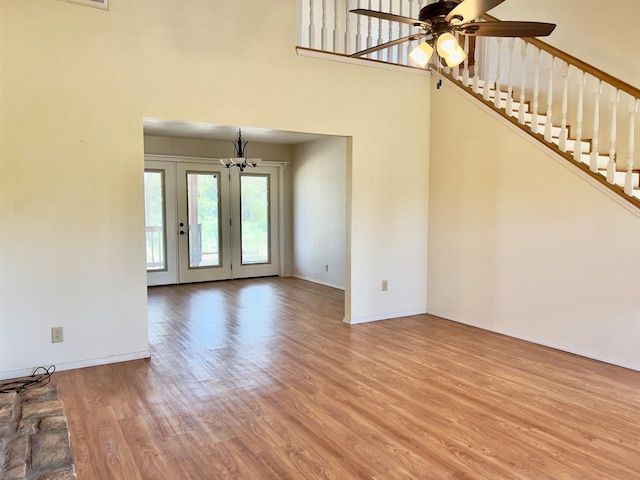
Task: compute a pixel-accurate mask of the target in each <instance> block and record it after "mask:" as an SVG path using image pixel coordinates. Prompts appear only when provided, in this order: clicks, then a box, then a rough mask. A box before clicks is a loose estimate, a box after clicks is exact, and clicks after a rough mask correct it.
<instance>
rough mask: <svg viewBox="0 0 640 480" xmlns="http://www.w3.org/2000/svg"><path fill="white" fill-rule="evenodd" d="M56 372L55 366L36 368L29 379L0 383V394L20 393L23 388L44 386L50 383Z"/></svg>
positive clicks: (23, 378)
mask: <svg viewBox="0 0 640 480" xmlns="http://www.w3.org/2000/svg"><path fill="white" fill-rule="evenodd" d="M55 371H56V366H55V365H51V366H50V367H49V368H46V367H38V368H36V369H35V370H34V371H33V374H32V375H31V376H30V377H22V378H17V379H15V380H8V381H6V382H0V393H9V392H16V393H17V392H21V391H22V390H24V389H25V388H30V387H35V386H36V385H41V386H44V385H46V384H47V383H49V382H50V381H51V375H53V373H54V372H55Z"/></svg>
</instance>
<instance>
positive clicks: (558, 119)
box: [298, 0, 640, 209]
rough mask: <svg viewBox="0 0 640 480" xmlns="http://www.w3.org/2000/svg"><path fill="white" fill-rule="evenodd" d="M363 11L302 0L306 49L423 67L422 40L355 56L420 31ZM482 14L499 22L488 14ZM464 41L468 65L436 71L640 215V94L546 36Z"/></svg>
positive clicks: (410, 3) (352, 4)
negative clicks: (412, 55)
mask: <svg viewBox="0 0 640 480" xmlns="http://www.w3.org/2000/svg"><path fill="white" fill-rule="evenodd" d="M369 3H371V2H369ZM425 3H428V2H425V1H421V0H418V1H417V2H416V1H415V0H389V2H388V3H386V4H385V5H386V6H387V7H388V8H385V9H384V10H385V11H389V12H391V13H395V14H398V15H404V16H409V17H412V18H413V17H415V15H417V12H418V11H419V9H420V8H422V6H423V5H424V4H425ZM360 6H361V2H360V1H357V0H341V1H335V2H325V1H324V0H323V1H320V0H303V1H302V9H301V12H302V19H301V25H302V28H301V35H300V42H301V45H302V47H300V48H299V49H298V50H299V52H300V51H301V50H307V51H308V52H325V53H331V54H332V55H333V56H336V57H338V58H341V59H342V60H343V61H347V60H348V61H357V62H363V61H364V62H375V64H376V65H383V64H385V65H386V64H394V65H401V66H404V67H407V68H413V69H415V68H417V67H416V66H415V65H412V64H411V63H410V60H409V52H410V51H411V50H412V49H413V48H415V46H417V42H415V41H413V42H406V43H404V44H401V45H396V46H393V47H391V48H388V49H386V50H381V51H378V52H375V53H372V54H370V55H369V58H365V59H360V60H353V59H351V58H349V57H348V54H350V53H353V52H355V51H358V50H363V49H365V48H368V47H371V46H373V45H379V44H381V43H384V42H387V41H388V40H391V39H395V38H399V37H402V36H405V35H408V34H410V33H414V31H413V30H411V29H412V28H413V27H411V26H409V25H398V24H396V22H389V21H387V20H378V19H372V18H371V17H367V18H360V17H361V16H359V15H354V14H351V13H349V10H351V9H353V8H357V7H360ZM483 18H484V19H485V20H491V21H493V20H497V19H496V18H493V17H491V16H489V15H485V16H484V17H483ZM316 26H318V27H319V28H316ZM459 41H460V42H461V44H464V49H465V52H466V53H467V59H466V60H465V62H464V63H463V64H461V65H459V66H458V67H455V68H448V67H442V66H440V64H439V63H438V59H437V58H436V59H435V60H434V59H432V65H431V66H430V67H429V68H430V70H431V71H432V72H433V73H434V74H437V75H440V76H441V77H442V78H444V79H446V80H448V81H451V82H453V83H454V84H456V85H458V86H459V87H460V88H463V89H464V90H466V91H467V92H468V93H470V94H471V95H473V96H474V97H476V98H477V99H478V100H479V101H481V102H483V103H484V104H485V105H486V106H487V107H489V108H491V109H493V110H495V111H496V112H498V113H499V114H500V115H502V116H503V117H504V118H505V119H507V120H508V121H510V122H511V123H513V124H514V125H516V126H518V127H519V128H521V129H522V130H523V131H525V132H526V133H527V134H529V135H531V136H533V137H534V138H535V139H536V140H538V141H539V142H541V143H542V144H544V145H545V146H546V147H548V148H549V149H551V150H552V151H553V152H555V153H556V154H558V155H560V156H561V157H562V158H563V159H565V160H566V161H567V162H570V163H571V164H573V165H574V166H576V167H577V168H579V169H580V170H581V171H582V172H583V173H584V174H585V175H588V176H590V177H592V178H594V179H595V180H597V181H598V182H599V183H600V184H602V185H603V186H605V187H606V188H608V189H610V190H611V191H613V192H615V193H616V194H617V195H619V196H620V197H622V198H624V200H625V201H627V202H629V203H631V204H633V205H634V206H635V207H637V208H639V209H640V159H638V161H637V164H636V153H635V139H636V138H638V137H640V128H639V126H640V122H636V116H637V112H638V107H639V105H640V100H639V99H640V89H638V88H636V87H634V86H632V85H629V84H627V83H625V82H623V81H621V80H619V79H617V78H615V77H612V76H611V75H609V74H607V73H606V72H603V71H601V70H599V69H597V68H595V67H593V66H591V65H589V64H587V63H586V62H584V61H582V60H580V59H577V58H575V57H572V56H571V55H569V54H567V53H565V52H562V51H560V50H558V49H556V48H555V47H553V46H551V45H548V44H546V43H544V42H542V41H540V40H538V39H522V38H514V39H508V38H507V39H503V38H490V37H469V36H464V37H459ZM316 49H318V50H316Z"/></svg>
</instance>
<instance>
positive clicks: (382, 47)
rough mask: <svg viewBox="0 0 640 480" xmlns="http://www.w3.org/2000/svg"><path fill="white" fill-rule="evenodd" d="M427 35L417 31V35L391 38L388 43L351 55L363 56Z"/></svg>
mask: <svg viewBox="0 0 640 480" xmlns="http://www.w3.org/2000/svg"><path fill="white" fill-rule="evenodd" d="M426 36H427V34H426V33H416V34H415V35H407V36H406V37H402V38H398V39H396V40H391V41H390V42H386V43H381V44H380V45H376V46H375V47H371V48H367V49H366V50H360V51H359V52H356V53H352V54H351V55H349V56H350V57H362V56H363V55H368V54H369V53H373V52H377V51H378V50H384V49H385V48H389V47H393V46H394V45H398V44H399V43H404V42H409V41H411V40H419V39H421V38H422V37H426Z"/></svg>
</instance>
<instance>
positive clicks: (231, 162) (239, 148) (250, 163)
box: [220, 128, 262, 172]
mask: <svg viewBox="0 0 640 480" xmlns="http://www.w3.org/2000/svg"><path fill="white" fill-rule="evenodd" d="M247 143H249V142H248V141H243V140H242V130H241V129H240V128H239V129H238V138H236V141H235V142H234V143H233V148H234V150H235V157H232V158H221V159H220V163H221V164H223V165H224V166H225V167H226V168H231V167H238V169H239V170H240V171H241V172H243V171H244V169H245V168H247V167H252V168H255V167H257V166H258V165H260V162H261V161H262V159H260V158H247V156H246V148H247Z"/></svg>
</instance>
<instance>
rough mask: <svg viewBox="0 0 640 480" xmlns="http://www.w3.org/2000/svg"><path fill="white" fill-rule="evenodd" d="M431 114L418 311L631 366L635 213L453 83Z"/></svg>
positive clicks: (637, 257) (636, 358)
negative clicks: (422, 298) (423, 284)
mask: <svg viewBox="0 0 640 480" xmlns="http://www.w3.org/2000/svg"><path fill="white" fill-rule="evenodd" d="M432 115H433V116H434V118H437V119H438V120H437V121H434V122H433V123H432V125H433V127H432V142H431V172H430V176H431V188H430V197H429V205H430V208H429V288H428V299H429V302H428V310H429V313H433V314H435V315H438V316H441V317H444V318H448V319H452V320H456V321H460V322H463V323H467V324H470V325H474V326H477V327H481V328H485V329H488V330H492V331H496V332H500V333H504V334H507V335H511V336H515V337H519V338H523V339H526V340H529V341H533V342H537V343H540V344H543V345H548V346H552V347H555V348H559V349H562V350H565V351H569V352H574V353H577V354H580V355H584V356H587V357H591V358H595V359H599V360H603V361H606V362H610V363H614V364H617V365H622V366H626V367H629V368H634V369H640V315H639V312H640V269H639V268H638V265H640V249H638V245H639V244H640V218H638V216H636V215H635V214H633V213H632V212H630V211H629V210H627V209H626V208H624V207H623V206H621V205H620V204H619V203H617V202H616V201H614V200H613V199H611V198H609V197H608V196H606V195H605V194H604V193H602V192H601V191H600V190H598V189H597V188H596V187H594V186H593V185H591V184H590V183H588V182H587V181H586V180H585V179H584V178H582V177H581V176H579V175H578V174H576V173H574V172H573V171H571V170H569V169H567V168H566V167H565V166H563V165H562V164H561V163H559V162H558V161H557V160H556V159H555V158H554V157H552V156H551V155H552V154H550V153H547V152H545V151H543V150H542V149H541V148H542V147H540V146H538V145H536V144H534V143H535V141H534V140H531V139H529V137H528V136H527V135H526V134H524V133H522V132H520V131H519V130H518V129H517V128H516V127H513V126H511V125H507V124H505V122H503V121H500V120H497V119H496V118H498V116H497V115H494V114H492V113H491V112H489V111H487V110H486V109H485V108H484V107H483V106H482V105H481V104H479V103H478V102H477V101H475V100H474V99H472V98H470V97H469V96H468V95H467V94H466V93H464V92H460V91H459V89H458V87H456V86H452V85H449V84H448V83H447V82H445V85H444V86H443V88H441V89H440V90H438V91H437V92H435V91H434V92H433V93H432Z"/></svg>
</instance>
